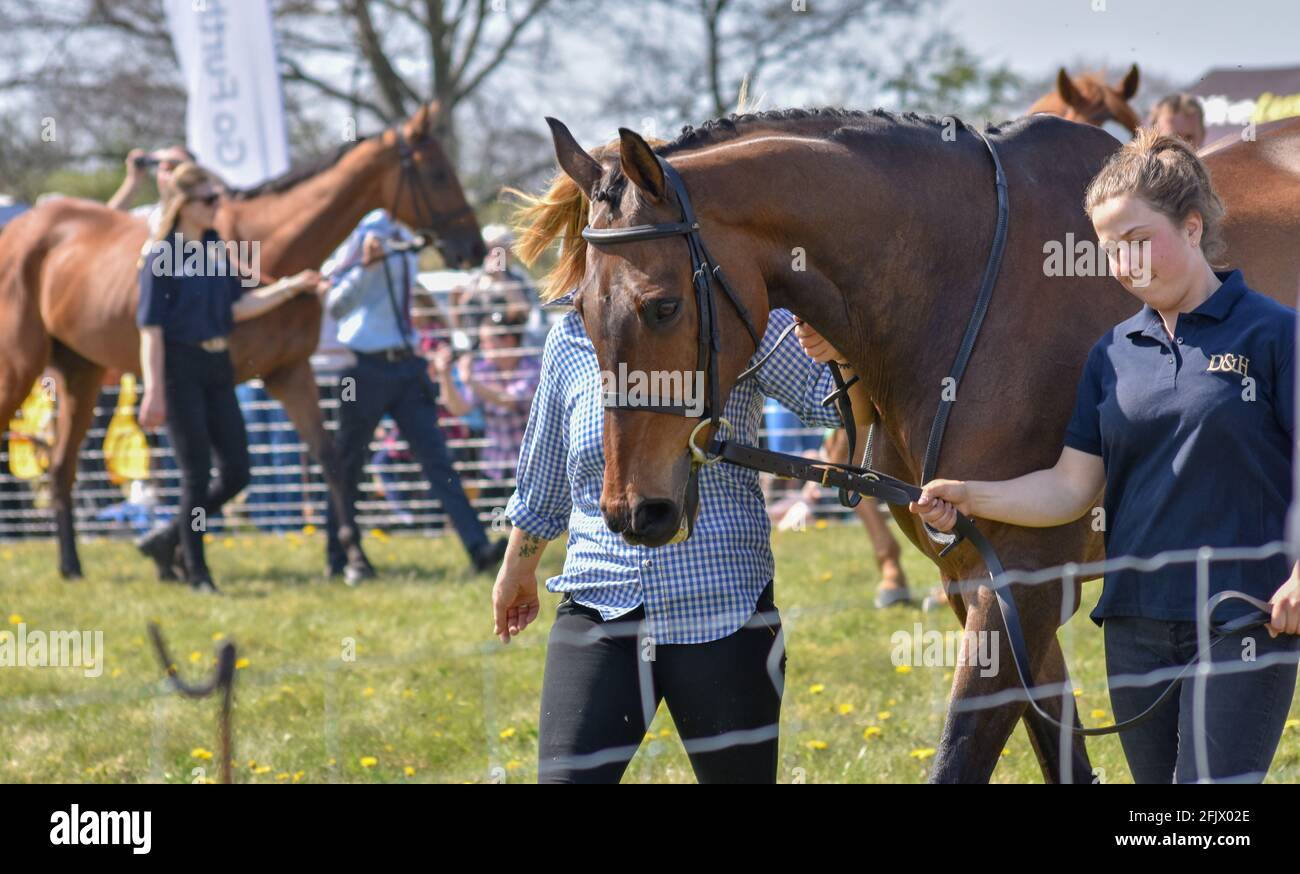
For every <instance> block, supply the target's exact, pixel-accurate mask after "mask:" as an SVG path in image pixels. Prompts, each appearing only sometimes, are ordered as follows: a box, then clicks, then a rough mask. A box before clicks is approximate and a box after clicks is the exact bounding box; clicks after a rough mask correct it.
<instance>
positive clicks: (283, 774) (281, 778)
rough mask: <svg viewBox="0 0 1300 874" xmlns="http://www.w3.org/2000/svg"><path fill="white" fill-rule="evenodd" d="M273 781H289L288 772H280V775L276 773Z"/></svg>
mask: <svg viewBox="0 0 1300 874" xmlns="http://www.w3.org/2000/svg"><path fill="white" fill-rule="evenodd" d="M275 779H276V780H278V781H280V782H283V781H285V780H288V779H289V772H288V771H281V772H280V773H278V774H276V775H275Z"/></svg>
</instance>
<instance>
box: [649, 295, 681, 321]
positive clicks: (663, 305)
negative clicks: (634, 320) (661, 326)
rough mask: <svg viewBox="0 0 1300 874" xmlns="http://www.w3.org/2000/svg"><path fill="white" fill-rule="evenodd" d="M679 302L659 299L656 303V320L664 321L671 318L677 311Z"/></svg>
mask: <svg viewBox="0 0 1300 874" xmlns="http://www.w3.org/2000/svg"><path fill="white" fill-rule="evenodd" d="M677 304H678V302H677V301H675V300H661V301H657V302H656V303H655V305H654V317H655V321H659V322H662V321H664V320H666V319H671V318H672V317H673V314H674V313H676V312H677Z"/></svg>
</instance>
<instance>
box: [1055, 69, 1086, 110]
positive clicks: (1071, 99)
mask: <svg viewBox="0 0 1300 874" xmlns="http://www.w3.org/2000/svg"><path fill="white" fill-rule="evenodd" d="M1056 93H1057V94H1059V95H1061V99H1062V100H1064V101H1065V105H1066V106H1078V105H1079V104H1080V103H1082V102H1083V98H1082V97H1081V96H1080V95H1079V91H1078V89H1077V88H1075V87H1074V82H1073V80H1071V79H1070V74H1069V73H1067V72H1065V68H1064V67H1062V68H1061V69H1060V70H1059V71H1058V72H1057V74H1056Z"/></svg>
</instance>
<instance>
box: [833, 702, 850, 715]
mask: <svg viewBox="0 0 1300 874" xmlns="http://www.w3.org/2000/svg"><path fill="white" fill-rule="evenodd" d="M836 709H837V710H839V712H840V716H848V715H849V714H850V713H852V712H853V705H852V704H841V705H840V706H839V707H837V708H836Z"/></svg>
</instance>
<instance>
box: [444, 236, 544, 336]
mask: <svg viewBox="0 0 1300 874" xmlns="http://www.w3.org/2000/svg"><path fill="white" fill-rule="evenodd" d="M483 242H484V243H485V244H486V245H487V249H488V254H487V257H486V258H484V259H483V265H482V266H481V267H479V268H478V269H477V270H473V271H471V272H470V274H469V276H468V277H467V278H466V280H465V282H464V284H462V285H459V286H457V287H456V288H453V289H452V290H451V294H450V295H449V296H448V306H449V308H450V310H451V313H450V316H451V326H452V328H453V329H454V330H462V331H469V330H473V329H474V326H476V325H477V324H478V323H479V322H480V321H482V320H483V319H484V318H486V317H487V316H490V315H491V314H492V313H494V312H498V311H501V312H504V313H505V314H506V316H508V317H509V318H510V319H511V321H512V322H519V323H520V324H524V325H525V326H526V327H525V330H524V332H523V336H524V339H523V345H524V346H526V347H529V348H533V349H541V347H542V344H543V343H545V342H546V325H545V324H544V318H543V315H542V309H541V306H540V304H539V302H538V300H537V290H536V289H535V288H534V287H533V284H532V282H531V281H530V280H529V278H528V276H527V275H526V274H524V273H523V272H521V271H519V270H516V269H515V268H514V267H513V266H512V261H511V255H510V249H511V247H512V246H513V245H514V242H515V237H514V234H513V233H512V232H511V230H510V229H509V228H508V227H506V226H505V225H488V226H487V227H485V228H484V229H483Z"/></svg>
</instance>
